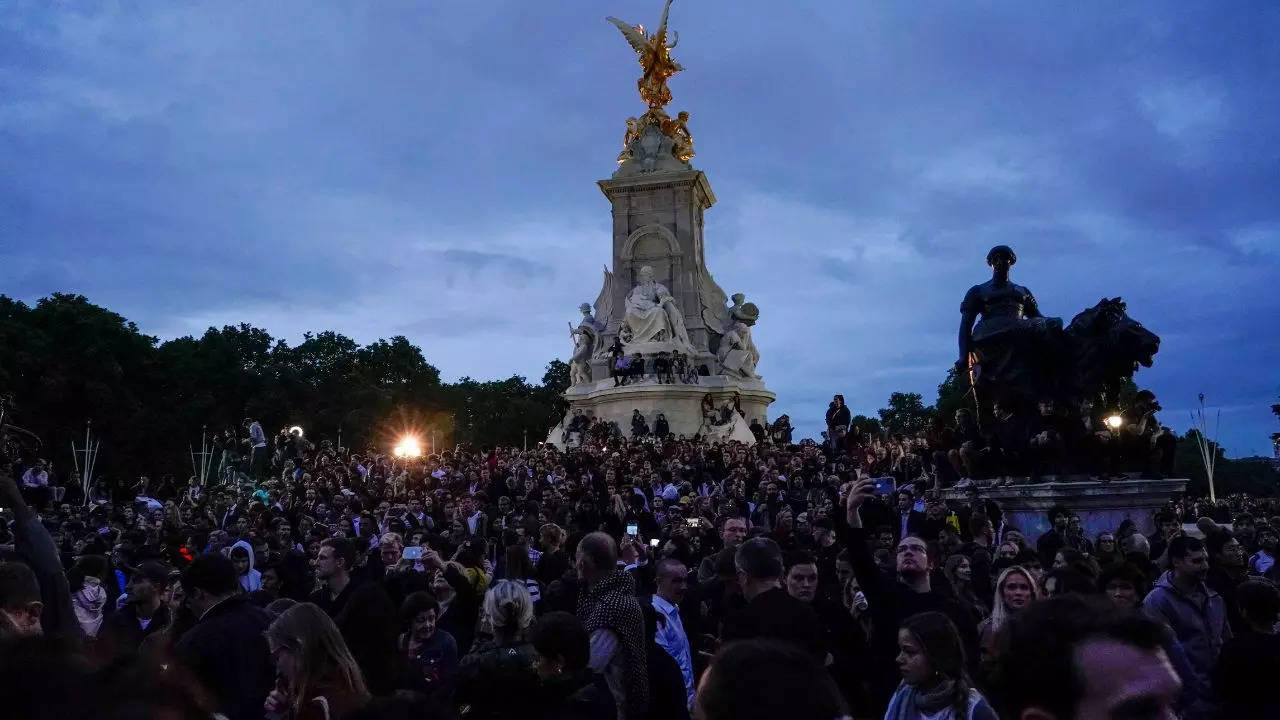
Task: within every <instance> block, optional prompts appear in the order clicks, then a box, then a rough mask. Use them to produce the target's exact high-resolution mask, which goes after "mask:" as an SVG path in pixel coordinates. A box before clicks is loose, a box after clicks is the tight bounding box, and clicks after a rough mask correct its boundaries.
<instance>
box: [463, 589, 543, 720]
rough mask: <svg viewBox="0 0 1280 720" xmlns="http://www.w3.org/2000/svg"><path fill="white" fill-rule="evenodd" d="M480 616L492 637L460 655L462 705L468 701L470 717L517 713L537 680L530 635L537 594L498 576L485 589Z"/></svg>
mask: <svg viewBox="0 0 1280 720" xmlns="http://www.w3.org/2000/svg"><path fill="white" fill-rule="evenodd" d="M482 617H483V621H482V622H483V624H485V625H486V626H488V628H489V629H490V630H491V631H492V633H493V639H492V640H489V641H486V642H483V643H479V644H477V645H476V646H475V647H474V648H472V651H471V652H470V653H468V654H467V656H466V657H464V658H462V663H461V666H460V667H459V669H458V694H457V698H458V705H459V706H464V705H469V706H470V708H471V709H470V711H469V712H468V713H467V718H468V720H486V719H488V718H492V719H493V720H502V719H504V718H512V717H519V716H520V715H521V711H522V710H523V708H524V706H525V704H526V703H527V702H528V700H529V698H530V697H531V696H532V695H533V693H534V691H535V689H536V688H537V684H538V678H537V675H536V674H535V673H534V670H533V663H534V656H535V653H534V650H533V645H531V644H529V641H528V639H527V637H526V636H527V631H528V628H529V625H530V624H532V622H533V599H532V598H530V597H529V591H528V590H527V589H526V588H525V586H524V583H523V582H518V581H515V580H499V581H498V582H496V583H494V585H493V587H491V588H489V590H488V592H486V593H485V596H484V607H483V610H482ZM499 689H500V691H498V690H499Z"/></svg>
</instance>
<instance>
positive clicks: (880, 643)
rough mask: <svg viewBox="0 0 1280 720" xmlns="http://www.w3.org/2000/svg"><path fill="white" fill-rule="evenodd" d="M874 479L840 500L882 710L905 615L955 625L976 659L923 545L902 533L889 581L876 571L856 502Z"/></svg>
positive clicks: (962, 616) (867, 495)
mask: <svg viewBox="0 0 1280 720" xmlns="http://www.w3.org/2000/svg"><path fill="white" fill-rule="evenodd" d="M875 485H876V483H875V481H874V480H871V479H867V480H859V481H858V482H856V483H854V484H853V486H852V487H851V488H850V489H849V492H848V494H847V496H846V497H845V499H844V503H845V520H846V524H847V526H848V527H847V529H846V530H845V537H844V540H845V546H846V548H847V549H848V553H849V561H850V564H852V565H853V574H854V577H855V578H857V581H858V585H859V587H861V588H862V591H863V593H864V594H865V595H866V598H867V602H868V612H869V613H870V614H871V626H872V634H871V638H870V646H871V657H872V662H871V667H872V668H874V670H873V671H872V675H873V677H871V678H870V685H871V695H872V702H873V703H874V704H875V705H876V707H877V709H879V710H883V709H884V708H885V707H886V706H887V705H888V701H889V697H890V696H891V695H893V693H894V691H895V689H896V688H897V686H898V684H899V681H900V680H901V678H900V677H899V675H898V673H897V672H895V668H896V667H897V663H896V658H897V656H898V652H899V648H898V631H899V629H901V628H902V625H903V622H904V621H905V620H906V618H909V617H911V616H912V615H916V614H919V613H922V612H941V613H943V614H944V615H946V616H947V617H948V618H950V619H951V621H952V622H953V623H955V626H956V628H957V629H958V630H959V632H960V637H961V639H962V641H963V644H964V648H965V651H966V654H967V656H968V657H977V654H976V653H977V645H978V642H977V628H976V627H975V626H974V624H973V622H972V621H971V620H968V619H967V618H968V616H967V614H966V613H965V612H964V610H963V609H962V608H961V607H960V606H959V604H957V603H956V601H955V600H953V599H951V598H949V597H947V596H946V595H943V594H942V593H940V592H938V591H936V590H934V589H933V587H932V584H931V582H930V577H929V574H930V571H931V570H932V569H933V565H934V563H933V559H932V558H931V557H929V546H928V543H927V542H926V541H925V540H924V539H923V538H921V537H919V536H917V535H913V534H907V535H906V536H905V537H903V538H902V539H901V540H899V541H898V544H897V546H896V547H895V549H894V553H895V559H894V563H893V565H894V570H895V575H896V577H895V578H894V580H892V581H889V580H887V579H886V578H884V576H882V575H881V574H880V571H879V569H878V568H877V567H876V564H875V560H874V558H873V557H872V554H871V548H870V545H868V543H867V530H866V529H865V528H864V527H863V526H862V515H861V512H860V510H861V508H862V506H863V505H864V504H865V503H866V502H867V501H868V500H870V499H871V498H872V497H874V495H875Z"/></svg>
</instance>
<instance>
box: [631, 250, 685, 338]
mask: <svg viewBox="0 0 1280 720" xmlns="http://www.w3.org/2000/svg"><path fill="white" fill-rule="evenodd" d="M639 280H640V283H639V284H638V285H636V286H635V287H634V288H632V289H631V292H630V293H628V294H627V300H626V316H625V322H626V326H627V329H628V330H629V331H630V338H629V339H628V340H627V343H628V344H632V343H648V342H670V343H674V344H675V345H677V346H679V347H684V348H689V346H690V344H689V333H688V331H687V330H685V326H684V315H683V313H681V311H680V306H679V304H678V303H676V299H675V298H674V297H672V295H671V293H670V292H669V291H668V290H667V288H666V287H665V286H664V285H662V283H658V282H654V279H653V268H651V267H649V266H647V265H646V266H645V267H642V268H640V274H639ZM690 349H691V348H690Z"/></svg>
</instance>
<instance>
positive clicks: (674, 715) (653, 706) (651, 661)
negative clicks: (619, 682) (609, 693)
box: [605, 638, 689, 720]
mask: <svg viewBox="0 0 1280 720" xmlns="http://www.w3.org/2000/svg"><path fill="white" fill-rule="evenodd" d="M645 645H646V652H645V655H646V658H645V659H646V661H647V665H648V667H647V670H648V673H649V714H648V715H647V717H648V718H650V719H651V720H689V705H688V702H689V701H688V698H689V696H688V693H687V692H686V690H685V687H684V675H683V674H682V673H681V672H680V665H679V664H677V663H676V659H675V658H673V657H671V654H670V653H668V652H667V651H666V650H663V649H662V647H661V646H660V645H658V644H657V643H656V642H654V641H653V640H652V638H650V639H648V640H647V641H646V643H645ZM605 687H606V690H607V688H608V686H607V685H606V686H605Z"/></svg>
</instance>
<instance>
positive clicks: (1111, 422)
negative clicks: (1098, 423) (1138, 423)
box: [1107, 413, 1124, 432]
mask: <svg viewBox="0 0 1280 720" xmlns="http://www.w3.org/2000/svg"><path fill="white" fill-rule="evenodd" d="M1123 424H1124V418H1123V417H1121V416H1120V414H1119V413H1116V414H1115V415H1109V416H1107V427H1109V428H1111V430H1112V432H1115V431H1116V430H1119V429H1120V426H1121V425H1123Z"/></svg>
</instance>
